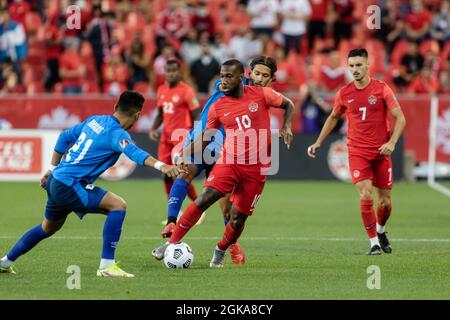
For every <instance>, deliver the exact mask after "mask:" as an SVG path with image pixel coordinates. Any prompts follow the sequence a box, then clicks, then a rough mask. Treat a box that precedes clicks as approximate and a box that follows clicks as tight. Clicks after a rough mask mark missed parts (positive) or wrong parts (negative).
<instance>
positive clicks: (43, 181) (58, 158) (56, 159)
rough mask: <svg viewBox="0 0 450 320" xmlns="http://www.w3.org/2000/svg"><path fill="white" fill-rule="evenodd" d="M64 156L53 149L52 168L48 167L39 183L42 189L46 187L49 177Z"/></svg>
mask: <svg viewBox="0 0 450 320" xmlns="http://www.w3.org/2000/svg"><path fill="white" fill-rule="evenodd" d="M62 157H63V154H61V153H59V152H56V151H53V155H52V161H51V163H50V168H48V170H47V172H45V174H44V175H43V176H42V178H41V181H40V183H39V184H40V186H41V188H42V189H45V185H46V183H47V180H48V177H50V174H51V173H52V171H53V169H54V168H55V167H56V166H57V165H58V164H59V163H60V162H61V159H62Z"/></svg>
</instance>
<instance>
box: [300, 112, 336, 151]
mask: <svg viewBox="0 0 450 320" xmlns="http://www.w3.org/2000/svg"><path fill="white" fill-rule="evenodd" d="M340 118H341V115H340V114H337V113H335V112H334V111H333V112H331V114H330V115H329V116H328V118H327V120H326V121H325V124H324V125H323V128H322V130H321V131H320V134H319V137H318V138H317V140H316V142H314V144H312V145H310V146H309V147H308V156H310V157H311V158H315V157H316V151H317V150H318V149H319V148H320V146H321V145H322V142H323V141H324V140H325V138H326V137H327V136H328V135H329V134H330V132H331V131H332V130H333V129H334V127H336V125H337V123H338V121H339V119H340Z"/></svg>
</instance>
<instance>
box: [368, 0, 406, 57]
mask: <svg viewBox="0 0 450 320" xmlns="http://www.w3.org/2000/svg"><path fill="white" fill-rule="evenodd" d="M398 5H399V4H398V2H397V1H396V0H387V1H385V2H384V3H383V6H382V7H381V14H380V15H381V25H380V28H379V29H375V31H374V32H375V34H374V37H375V38H377V39H379V40H381V41H383V42H384V43H385V44H386V49H387V52H388V54H389V55H390V54H391V52H392V50H393V49H394V47H395V45H396V44H397V42H398V41H399V40H400V39H401V36H402V34H403V32H404V29H405V22H404V21H403V20H402V19H401V16H400V13H399V6H398Z"/></svg>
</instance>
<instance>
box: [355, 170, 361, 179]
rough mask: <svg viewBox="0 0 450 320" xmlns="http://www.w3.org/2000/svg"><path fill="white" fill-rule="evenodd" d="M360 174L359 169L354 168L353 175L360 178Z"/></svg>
mask: <svg viewBox="0 0 450 320" xmlns="http://www.w3.org/2000/svg"><path fill="white" fill-rule="evenodd" d="M360 174H361V173H360V172H359V170H353V177H355V178H358V177H359V175H360Z"/></svg>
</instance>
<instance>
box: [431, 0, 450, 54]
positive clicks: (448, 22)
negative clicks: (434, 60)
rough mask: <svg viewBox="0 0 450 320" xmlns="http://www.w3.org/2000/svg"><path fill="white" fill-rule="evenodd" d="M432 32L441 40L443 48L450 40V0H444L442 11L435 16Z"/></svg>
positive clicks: (435, 37) (433, 35) (432, 35)
mask: <svg viewBox="0 0 450 320" xmlns="http://www.w3.org/2000/svg"><path fill="white" fill-rule="evenodd" d="M430 34H431V37H432V38H433V39H436V40H438V41H439V44H440V45H441V48H443V47H444V44H445V43H446V41H449V40H450V1H449V0H443V1H442V3H441V9H440V11H439V12H438V13H437V14H436V15H435V16H434V17H433V22H432V23H431V29H430Z"/></svg>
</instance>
